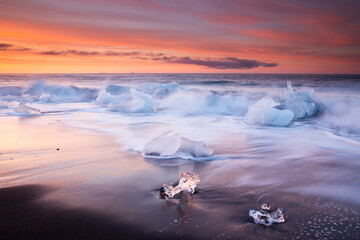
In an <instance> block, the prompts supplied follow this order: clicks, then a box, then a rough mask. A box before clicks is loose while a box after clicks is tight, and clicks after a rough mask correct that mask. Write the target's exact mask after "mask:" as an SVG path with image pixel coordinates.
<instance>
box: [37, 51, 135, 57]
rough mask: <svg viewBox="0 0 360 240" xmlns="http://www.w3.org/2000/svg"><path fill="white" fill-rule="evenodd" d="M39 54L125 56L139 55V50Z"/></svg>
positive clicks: (44, 53)
mask: <svg viewBox="0 0 360 240" xmlns="http://www.w3.org/2000/svg"><path fill="white" fill-rule="evenodd" d="M37 53H38V54H41V55H50V56H58V55H77V56H98V55H99V56H100V55H104V56H118V57H126V56H135V55H140V54H141V53H140V52H114V51H107V52H97V51H78V50H62V51H56V50H51V51H45V52H37Z"/></svg>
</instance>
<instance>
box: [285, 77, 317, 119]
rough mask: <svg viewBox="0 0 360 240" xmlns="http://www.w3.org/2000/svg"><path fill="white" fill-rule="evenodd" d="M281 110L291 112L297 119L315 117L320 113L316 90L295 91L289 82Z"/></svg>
mask: <svg viewBox="0 0 360 240" xmlns="http://www.w3.org/2000/svg"><path fill="white" fill-rule="evenodd" d="M281 108H283V109H289V110H291V111H292V112H293V113H294V115H295V116H294V118H295V119H298V118H305V117H311V116H314V115H315V114H316V113H317V111H318V106H317V104H316V101H315V95H314V90H313V89H309V90H297V89H293V87H292V85H291V82H290V81H288V82H287V87H286V88H284V100H282V101H281Z"/></svg>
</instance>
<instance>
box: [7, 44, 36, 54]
mask: <svg viewBox="0 0 360 240" xmlns="http://www.w3.org/2000/svg"><path fill="white" fill-rule="evenodd" d="M29 50H31V48H24V47H16V46H15V45H13V44H10V43H0V51H17V52H19V51H20V52H24V51H29Z"/></svg>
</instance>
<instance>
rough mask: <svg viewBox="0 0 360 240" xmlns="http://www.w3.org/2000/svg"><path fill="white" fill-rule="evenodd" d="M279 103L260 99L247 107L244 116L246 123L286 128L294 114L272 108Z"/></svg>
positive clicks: (268, 99)
mask: <svg viewBox="0 0 360 240" xmlns="http://www.w3.org/2000/svg"><path fill="white" fill-rule="evenodd" d="M278 105H279V103H277V102H275V101H274V100H273V99H271V98H262V99H261V100H260V101H258V102H257V103H255V104H253V105H251V106H249V110H248V112H247V113H246V115H245V119H246V121H248V122H250V123H253V124H259V125H271V126H281V127H284V126H287V125H289V123H290V122H291V121H292V120H293V118H294V113H293V112H292V111H290V110H279V109H276V108H274V107H276V106H278Z"/></svg>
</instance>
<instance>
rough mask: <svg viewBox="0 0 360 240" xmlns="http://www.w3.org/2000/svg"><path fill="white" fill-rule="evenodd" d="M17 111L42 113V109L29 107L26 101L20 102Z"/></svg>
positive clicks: (33, 113)
mask: <svg viewBox="0 0 360 240" xmlns="http://www.w3.org/2000/svg"><path fill="white" fill-rule="evenodd" d="M16 111H17V112H19V113H23V114H29V115H40V114H41V111H40V110H39V109H36V108H32V107H29V106H28V105H26V104H25V103H19V106H18V107H17V108H16Z"/></svg>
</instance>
